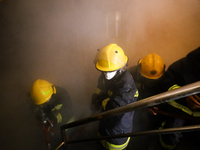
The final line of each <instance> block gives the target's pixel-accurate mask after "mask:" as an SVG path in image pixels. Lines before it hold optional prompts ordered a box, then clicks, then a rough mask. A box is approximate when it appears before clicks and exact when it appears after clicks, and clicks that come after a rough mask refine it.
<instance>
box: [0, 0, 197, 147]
mask: <svg viewBox="0 0 200 150" xmlns="http://www.w3.org/2000/svg"><path fill="white" fill-rule="evenodd" d="M110 43H117V44H118V45H119V46H121V47H122V48H123V49H124V51H125V53H126V54H127V55H128V57H129V66H133V65H136V64H137V61H138V60H139V59H140V58H142V57H144V56H145V55H147V54H149V53H152V52H154V53H156V54H158V55H160V56H161V57H162V58H163V60H164V62H165V63H166V66H167V67H168V66H169V65H170V64H171V63H172V62H174V61H176V60H178V59H179V58H181V57H184V56H185V55H186V54H187V53H188V52H190V51H192V50H193V49H195V48H197V47H198V46H200V1H199V0H176V1H175V0H162V1H161V0H34V1H33V0H1V1H0V70H1V73H0V85H1V86H0V94H1V100H0V109H1V118H0V119H1V128H0V139H1V140H0V149H20V150H22V149H29V146H30V147H31V148H32V149H38V147H39V145H40V144H41V143H42V142H44V141H43V140H42V139H43V137H41V134H42V131H38V130H40V128H39V127H38V124H37V123H36V120H35V117H34V116H33V114H32V113H31V112H30V110H29V108H28V105H27V103H26V93H28V92H29V91H30V89H31V85H32V84H33V82H34V81H35V80H36V79H38V78H41V79H45V80H48V81H49V82H51V83H53V84H56V85H58V86H61V87H63V88H65V89H66V90H67V91H68V92H69V94H70V96H71V98H72V102H73V107H74V111H75V112H76V113H77V114H79V113H80V114H87V112H88V111H89V104H90V101H91V95H92V93H93V91H94V89H95V87H96V85H97V78H98V76H99V75H100V73H99V72H98V71H97V70H96V69H95V67H94V63H93V60H94V57H95V54H96V51H97V49H99V48H102V47H105V46H106V45H108V44H110ZM27 138H32V139H33V141H30V140H28V141H27ZM41 138H42V139H41ZM36 147H37V148H36ZM31 148H30V149H31Z"/></svg>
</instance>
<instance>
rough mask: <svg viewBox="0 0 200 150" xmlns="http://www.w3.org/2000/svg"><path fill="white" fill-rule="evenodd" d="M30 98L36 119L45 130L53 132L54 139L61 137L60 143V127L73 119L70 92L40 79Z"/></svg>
mask: <svg viewBox="0 0 200 150" xmlns="http://www.w3.org/2000/svg"><path fill="white" fill-rule="evenodd" d="M30 97H31V103H30V102H29V104H30V107H31V109H32V111H33V112H34V114H35V115H36V118H37V119H38V120H39V121H40V122H41V123H42V124H43V128H44V129H46V128H48V129H47V130H48V131H49V130H50V131H51V135H53V139H56V138H57V137H59V138H58V140H59V142H60V135H61V134H60V126H61V125H63V124H65V123H67V122H68V121H70V119H72V118H73V112H72V109H71V107H72V103H71V99H70V96H69V94H68V92H67V91H66V90H65V89H63V88H61V87H58V86H55V85H53V84H51V83H50V82H48V81H46V80H42V79H38V80H36V81H35V82H34V84H33V86H32V89H31V92H30ZM51 129H52V130H51ZM45 136H47V135H45ZM46 138H49V137H46ZM58 140H57V141H58ZM51 142H54V141H51ZM54 143H55V142H54ZM48 144H50V143H48ZM56 144H58V143H56ZM56 144H55V146H56Z"/></svg>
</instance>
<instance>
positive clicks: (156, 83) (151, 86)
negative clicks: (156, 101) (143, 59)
mask: <svg viewBox="0 0 200 150" xmlns="http://www.w3.org/2000/svg"><path fill="white" fill-rule="evenodd" d="M128 71H129V72H130V74H131V75H132V76H133V79H134V81H135V85H136V87H137V89H138V92H139V93H140V95H139V97H138V99H137V100H141V99H145V98H147V97H150V96H153V95H156V94H159V93H161V92H162V88H161V87H162V86H161V81H162V79H163V78H162V77H160V78H159V79H152V80H151V79H147V78H145V77H143V76H142V75H141V73H140V65H139V64H138V65H136V66H133V67H131V68H129V69H128Z"/></svg>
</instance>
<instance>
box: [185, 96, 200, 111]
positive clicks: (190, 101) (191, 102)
mask: <svg viewBox="0 0 200 150" xmlns="http://www.w3.org/2000/svg"><path fill="white" fill-rule="evenodd" d="M186 104H187V106H188V107H189V108H190V109H192V110H197V109H200V98H199V96H197V95H191V96H188V97H187V98H186Z"/></svg>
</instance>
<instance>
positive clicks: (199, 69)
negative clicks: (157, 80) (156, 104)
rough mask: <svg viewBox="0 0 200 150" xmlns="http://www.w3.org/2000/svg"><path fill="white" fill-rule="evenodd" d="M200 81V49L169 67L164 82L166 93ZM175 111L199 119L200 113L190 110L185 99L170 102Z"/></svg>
mask: <svg viewBox="0 0 200 150" xmlns="http://www.w3.org/2000/svg"><path fill="white" fill-rule="evenodd" d="M199 80H200V47H199V48H197V49H196V50H194V51H192V52H190V53H189V54H188V55H187V56H186V57H184V58H182V59H180V60H178V61H176V62H174V63H173V64H172V65H170V66H169V68H168V70H167V72H166V74H165V77H164V81H163V89H164V91H167V90H170V89H175V88H176V87H178V86H184V85H187V84H191V83H194V82H197V81H199ZM168 104H169V105H171V106H173V107H174V108H176V109H174V110H173V111H175V112H176V113H178V114H181V115H191V116H194V117H199V116H200V113H198V112H197V111H192V110H190V109H189V108H188V107H187V105H186V102H185V98H182V99H178V100H176V101H171V102H168Z"/></svg>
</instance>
